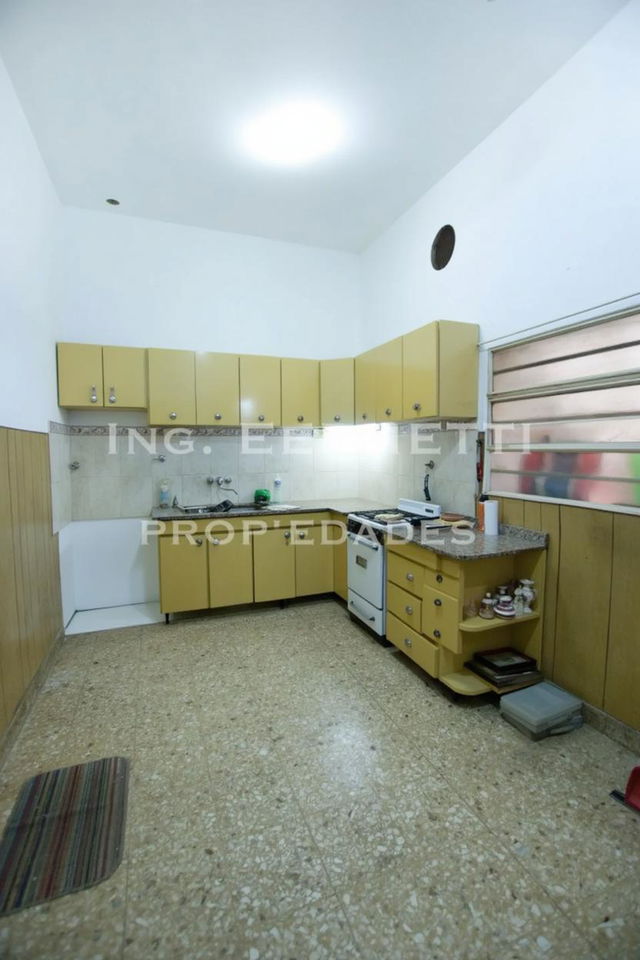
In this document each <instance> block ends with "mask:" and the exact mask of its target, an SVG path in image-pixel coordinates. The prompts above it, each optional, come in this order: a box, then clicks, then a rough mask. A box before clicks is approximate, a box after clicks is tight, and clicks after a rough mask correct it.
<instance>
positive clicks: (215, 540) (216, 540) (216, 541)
mask: <svg viewBox="0 0 640 960" xmlns="http://www.w3.org/2000/svg"><path fill="white" fill-rule="evenodd" d="M211 543H212V544H213V545H214V547H219V546H220V541H219V540H218V538H217V537H214V538H213V540H212V541H211Z"/></svg>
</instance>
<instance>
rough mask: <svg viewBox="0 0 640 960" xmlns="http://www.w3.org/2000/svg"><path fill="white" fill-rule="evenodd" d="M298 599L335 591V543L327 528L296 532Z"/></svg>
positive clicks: (310, 528) (319, 527)
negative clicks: (330, 537)
mask: <svg viewBox="0 0 640 960" xmlns="http://www.w3.org/2000/svg"><path fill="white" fill-rule="evenodd" d="M294 550H295V567H296V597H307V596H311V595H312V594H314V593H331V591H332V590H333V551H334V547H333V542H332V541H331V540H330V539H329V531H328V529H327V528H326V527H321V526H318V525H316V526H311V527H308V528H307V529H304V530H299V531H296V532H295V543H294Z"/></svg>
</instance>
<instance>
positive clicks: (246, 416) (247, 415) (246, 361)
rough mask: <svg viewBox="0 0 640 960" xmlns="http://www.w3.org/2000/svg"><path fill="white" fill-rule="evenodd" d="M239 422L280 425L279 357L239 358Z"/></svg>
mask: <svg viewBox="0 0 640 960" xmlns="http://www.w3.org/2000/svg"><path fill="white" fill-rule="evenodd" d="M240 421H241V423H264V424H265V425H266V424H273V425H274V426H275V427H279V426H280V424H281V419H280V358H279V357H252V356H243V357H240Z"/></svg>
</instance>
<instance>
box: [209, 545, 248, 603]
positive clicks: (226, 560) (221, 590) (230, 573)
mask: <svg viewBox="0 0 640 960" xmlns="http://www.w3.org/2000/svg"><path fill="white" fill-rule="evenodd" d="M207 549H208V551H209V606H210V607H231V606H233V605H234V604H238V603H253V542H252V539H251V537H250V536H246V537H245V536H244V534H243V533H242V531H240V530H237V531H234V532H232V533H221V534H220V536H215V535H212V536H211V538H210V539H209V541H208V548H207Z"/></svg>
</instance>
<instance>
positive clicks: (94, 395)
mask: <svg viewBox="0 0 640 960" xmlns="http://www.w3.org/2000/svg"><path fill="white" fill-rule="evenodd" d="M89 399H90V400H91V403H97V402H98V394H97V392H96V388H95V387H91V394H90V395H89Z"/></svg>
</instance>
